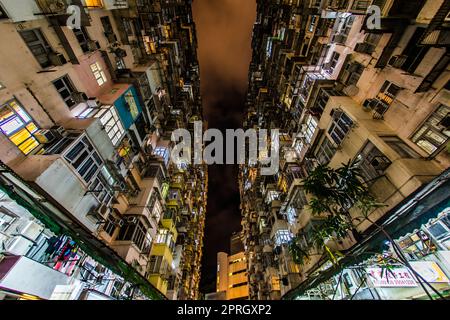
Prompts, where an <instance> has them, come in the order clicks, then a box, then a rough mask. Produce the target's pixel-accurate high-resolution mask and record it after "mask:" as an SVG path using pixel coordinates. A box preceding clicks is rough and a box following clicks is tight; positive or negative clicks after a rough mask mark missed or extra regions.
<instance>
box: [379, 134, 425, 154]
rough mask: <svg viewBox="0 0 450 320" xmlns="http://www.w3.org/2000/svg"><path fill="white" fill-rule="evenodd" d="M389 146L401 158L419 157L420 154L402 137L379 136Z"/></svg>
mask: <svg viewBox="0 0 450 320" xmlns="http://www.w3.org/2000/svg"><path fill="white" fill-rule="evenodd" d="M381 138H382V139H383V141H384V142H386V144H387V145H389V147H391V148H392V149H393V150H394V151H395V152H397V153H398V154H399V155H400V157H402V158H419V157H420V156H419V155H418V154H417V152H415V151H414V150H413V149H412V148H411V147H410V146H408V145H407V144H406V143H405V142H404V141H403V140H402V139H400V138H399V137H396V136H386V137H381Z"/></svg>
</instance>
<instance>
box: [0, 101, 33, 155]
mask: <svg viewBox="0 0 450 320" xmlns="http://www.w3.org/2000/svg"><path fill="white" fill-rule="evenodd" d="M0 130H1V132H2V133H3V134H4V135H5V136H7V137H8V138H9V140H11V142H12V143H14V144H15V145H16V146H17V147H18V148H19V149H20V150H21V151H22V152H23V153H24V154H29V153H30V152H31V151H33V150H34V149H36V148H37V147H38V146H39V141H38V140H37V139H36V138H35V136H34V134H35V133H36V132H37V131H38V127H37V125H36V124H35V123H34V122H33V120H32V119H31V117H30V116H29V115H28V114H27V113H26V112H25V110H24V109H23V108H22V107H21V106H20V105H19V102H18V101H17V100H11V101H10V102H8V103H6V104H4V105H2V106H1V107H0Z"/></svg>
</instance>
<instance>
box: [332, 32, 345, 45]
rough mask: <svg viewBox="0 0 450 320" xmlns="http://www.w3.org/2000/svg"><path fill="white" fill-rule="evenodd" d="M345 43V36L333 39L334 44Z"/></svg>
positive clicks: (338, 35) (341, 35) (337, 36)
mask: <svg viewBox="0 0 450 320" xmlns="http://www.w3.org/2000/svg"><path fill="white" fill-rule="evenodd" d="M346 41H347V36H346V35H343V34H337V35H335V36H334V37H333V42H334V43H340V44H344V43H345V42H346Z"/></svg>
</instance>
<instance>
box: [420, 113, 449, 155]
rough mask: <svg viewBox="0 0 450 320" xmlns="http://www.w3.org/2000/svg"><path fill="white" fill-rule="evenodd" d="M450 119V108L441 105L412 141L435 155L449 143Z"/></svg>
mask: <svg viewBox="0 0 450 320" xmlns="http://www.w3.org/2000/svg"><path fill="white" fill-rule="evenodd" d="M449 117H450V107H448V106H446V105H443V104H441V105H440V106H439V107H438V108H437V110H436V111H435V112H433V113H432V114H431V115H430V117H429V118H428V119H427V120H426V121H425V123H424V124H423V125H422V126H421V127H420V128H419V130H417V132H416V133H415V134H414V136H413V137H412V141H413V142H414V143H415V144H417V145H418V146H419V147H421V148H422V149H423V150H425V151H426V152H427V153H428V154H433V153H434V152H435V151H436V150H438V149H439V148H440V147H441V146H443V145H445V144H447V143H448V140H449V137H450V128H449V123H448V122H449V120H448V119H449Z"/></svg>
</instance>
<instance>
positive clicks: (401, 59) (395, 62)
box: [388, 55, 408, 68]
mask: <svg viewBox="0 0 450 320" xmlns="http://www.w3.org/2000/svg"><path fill="white" fill-rule="evenodd" d="M407 58H408V57H407V56H403V55H398V56H393V57H392V58H391V59H390V60H389V62H388V65H390V66H391V67H394V68H401V67H402V66H403V64H404V63H405V61H406V59H407Z"/></svg>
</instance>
